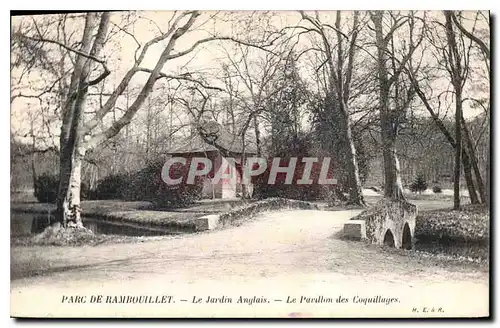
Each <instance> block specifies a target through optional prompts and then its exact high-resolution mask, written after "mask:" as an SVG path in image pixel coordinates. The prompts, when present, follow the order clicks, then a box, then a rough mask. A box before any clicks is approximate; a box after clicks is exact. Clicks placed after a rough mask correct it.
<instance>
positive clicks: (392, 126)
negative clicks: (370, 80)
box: [371, 12, 404, 199]
mask: <svg viewBox="0 0 500 328" xmlns="http://www.w3.org/2000/svg"><path fill="white" fill-rule="evenodd" d="M371 19H372V21H373V24H374V27H375V38H376V44H377V66H378V67H377V68H378V80H379V111H380V130H381V136H382V153H383V158H384V178H385V188H384V197H386V198H393V199H404V195H403V186H402V183H401V176H400V168H399V161H398V158H397V156H396V136H397V126H396V122H395V121H393V119H392V116H393V115H392V113H391V109H390V106H389V94H390V88H391V84H392V83H393V82H391V81H393V79H394V78H395V76H393V77H392V78H391V79H389V75H388V71H387V61H388V56H387V52H388V49H387V37H384V35H383V26H382V25H383V24H382V19H383V12H376V13H373V14H372V15H371Z"/></svg>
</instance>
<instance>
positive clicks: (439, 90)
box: [10, 10, 491, 318]
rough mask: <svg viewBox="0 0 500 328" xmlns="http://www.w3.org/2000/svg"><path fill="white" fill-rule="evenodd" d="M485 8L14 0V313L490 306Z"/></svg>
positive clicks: (157, 314)
mask: <svg viewBox="0 0 500 328" xmlns="http://www.w3.org/2000/svg"><path fill="white" fill-rule="evenodd" d="M490 19H491V18H490V13H489V12H488V11H446V10H445V11H421V10H417V11H389V10H385V11H382V10H380V11H300V10H297V11H197V10H191V11H119V12H109V11H106V12H51V13H47V12H45V13H36V12H29V13H28V12H25V13H23V12H17V13H15V14H13V15H12V16H11V48H10V51H11V65H10V73H11V98H10V102H11V131H10V147H11V153H10V162H11V178H10V183H11V186H10V188H11V189H10V190H11V218H10V235H11V238H10V239H11V261H10V262H11V268H10V273H11V287H10V288H11V289H10V300H11V310H10V315H11V316H12V317H16V318H27V317H29V318H31V317H38V318H49V317H50V318H52V317H57V318H68V317H73V318H74V317H78V318H121V317H127V318H242V317H245V318H429V317H436V318H445V317H446V318H449V317H452V318H458V317H462V318H463V317H467V318H470V317H473V318H485V317H489V316H490V301H491V300H490V284H489V281H490V159H491V149H490V133H491V121H490V80H491V73H490V65H491V64H490V57H491V56H490V51H491V50H490Z"/></svg>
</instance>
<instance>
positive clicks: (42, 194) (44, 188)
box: [35, 174, 59, 203]
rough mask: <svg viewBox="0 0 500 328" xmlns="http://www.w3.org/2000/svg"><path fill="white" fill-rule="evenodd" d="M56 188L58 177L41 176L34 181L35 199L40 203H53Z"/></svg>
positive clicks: (57, 186) (55, 197)
mask: <svg viewBox="0 0 500 328" xmlns="http://www.w3.org/2000/svg"><path fill="white" fill-rule="evenodd" d="M58 188H59V177H58V176H55V175H50V174H41V175H39V176H38V177H37V178H36V181H35V197H36V199H37V200H38V201H39V202H40V203H55V202H56V200H57V190H58Z"/></svg>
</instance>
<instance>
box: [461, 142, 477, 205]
mask: <svg viewBox="0 0 500 328" xmlns="http://www.w3.org/2000/svg"><path fill="white" fill-rule="evenodd" d="M462 164H463V166H464V175H465V181H466V183H467V190H468V191H469V197H470V202H471V204H479V198H478V197H477V193H476V186H475V185H474V179H473V177H472V172H471V162H470V157H469V155H468V154H467V152H466V151H465V150H462Z"/></svg>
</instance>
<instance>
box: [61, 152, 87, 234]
mask: <svg viewBox="0 0 500 328" xmlns="http://www.w3.org/2000/svg"><path fill="white" fill-rule="evenodd" d="M84 156H85V150H84V148H82V147H78V149H76V150H75V152H74V153H73V155H72V156H71V157H70V158H67V161H68V166H71V171H70V172H69V173H70V174H69V176H68V177H67V180H68V185H69V187H68V189H67V191H66V196H65V197H64V199H63V201H62V204H61V206H62V211H63V214H64V221H65V222H64V223H65V225H66V226H69V227H71V226H74V227H77V228H81V227H83V222H82V218H81V215H80V213H81V206H80V192H81V178H82V176H81V175H82V161H83V157H84Z"/></svg>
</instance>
